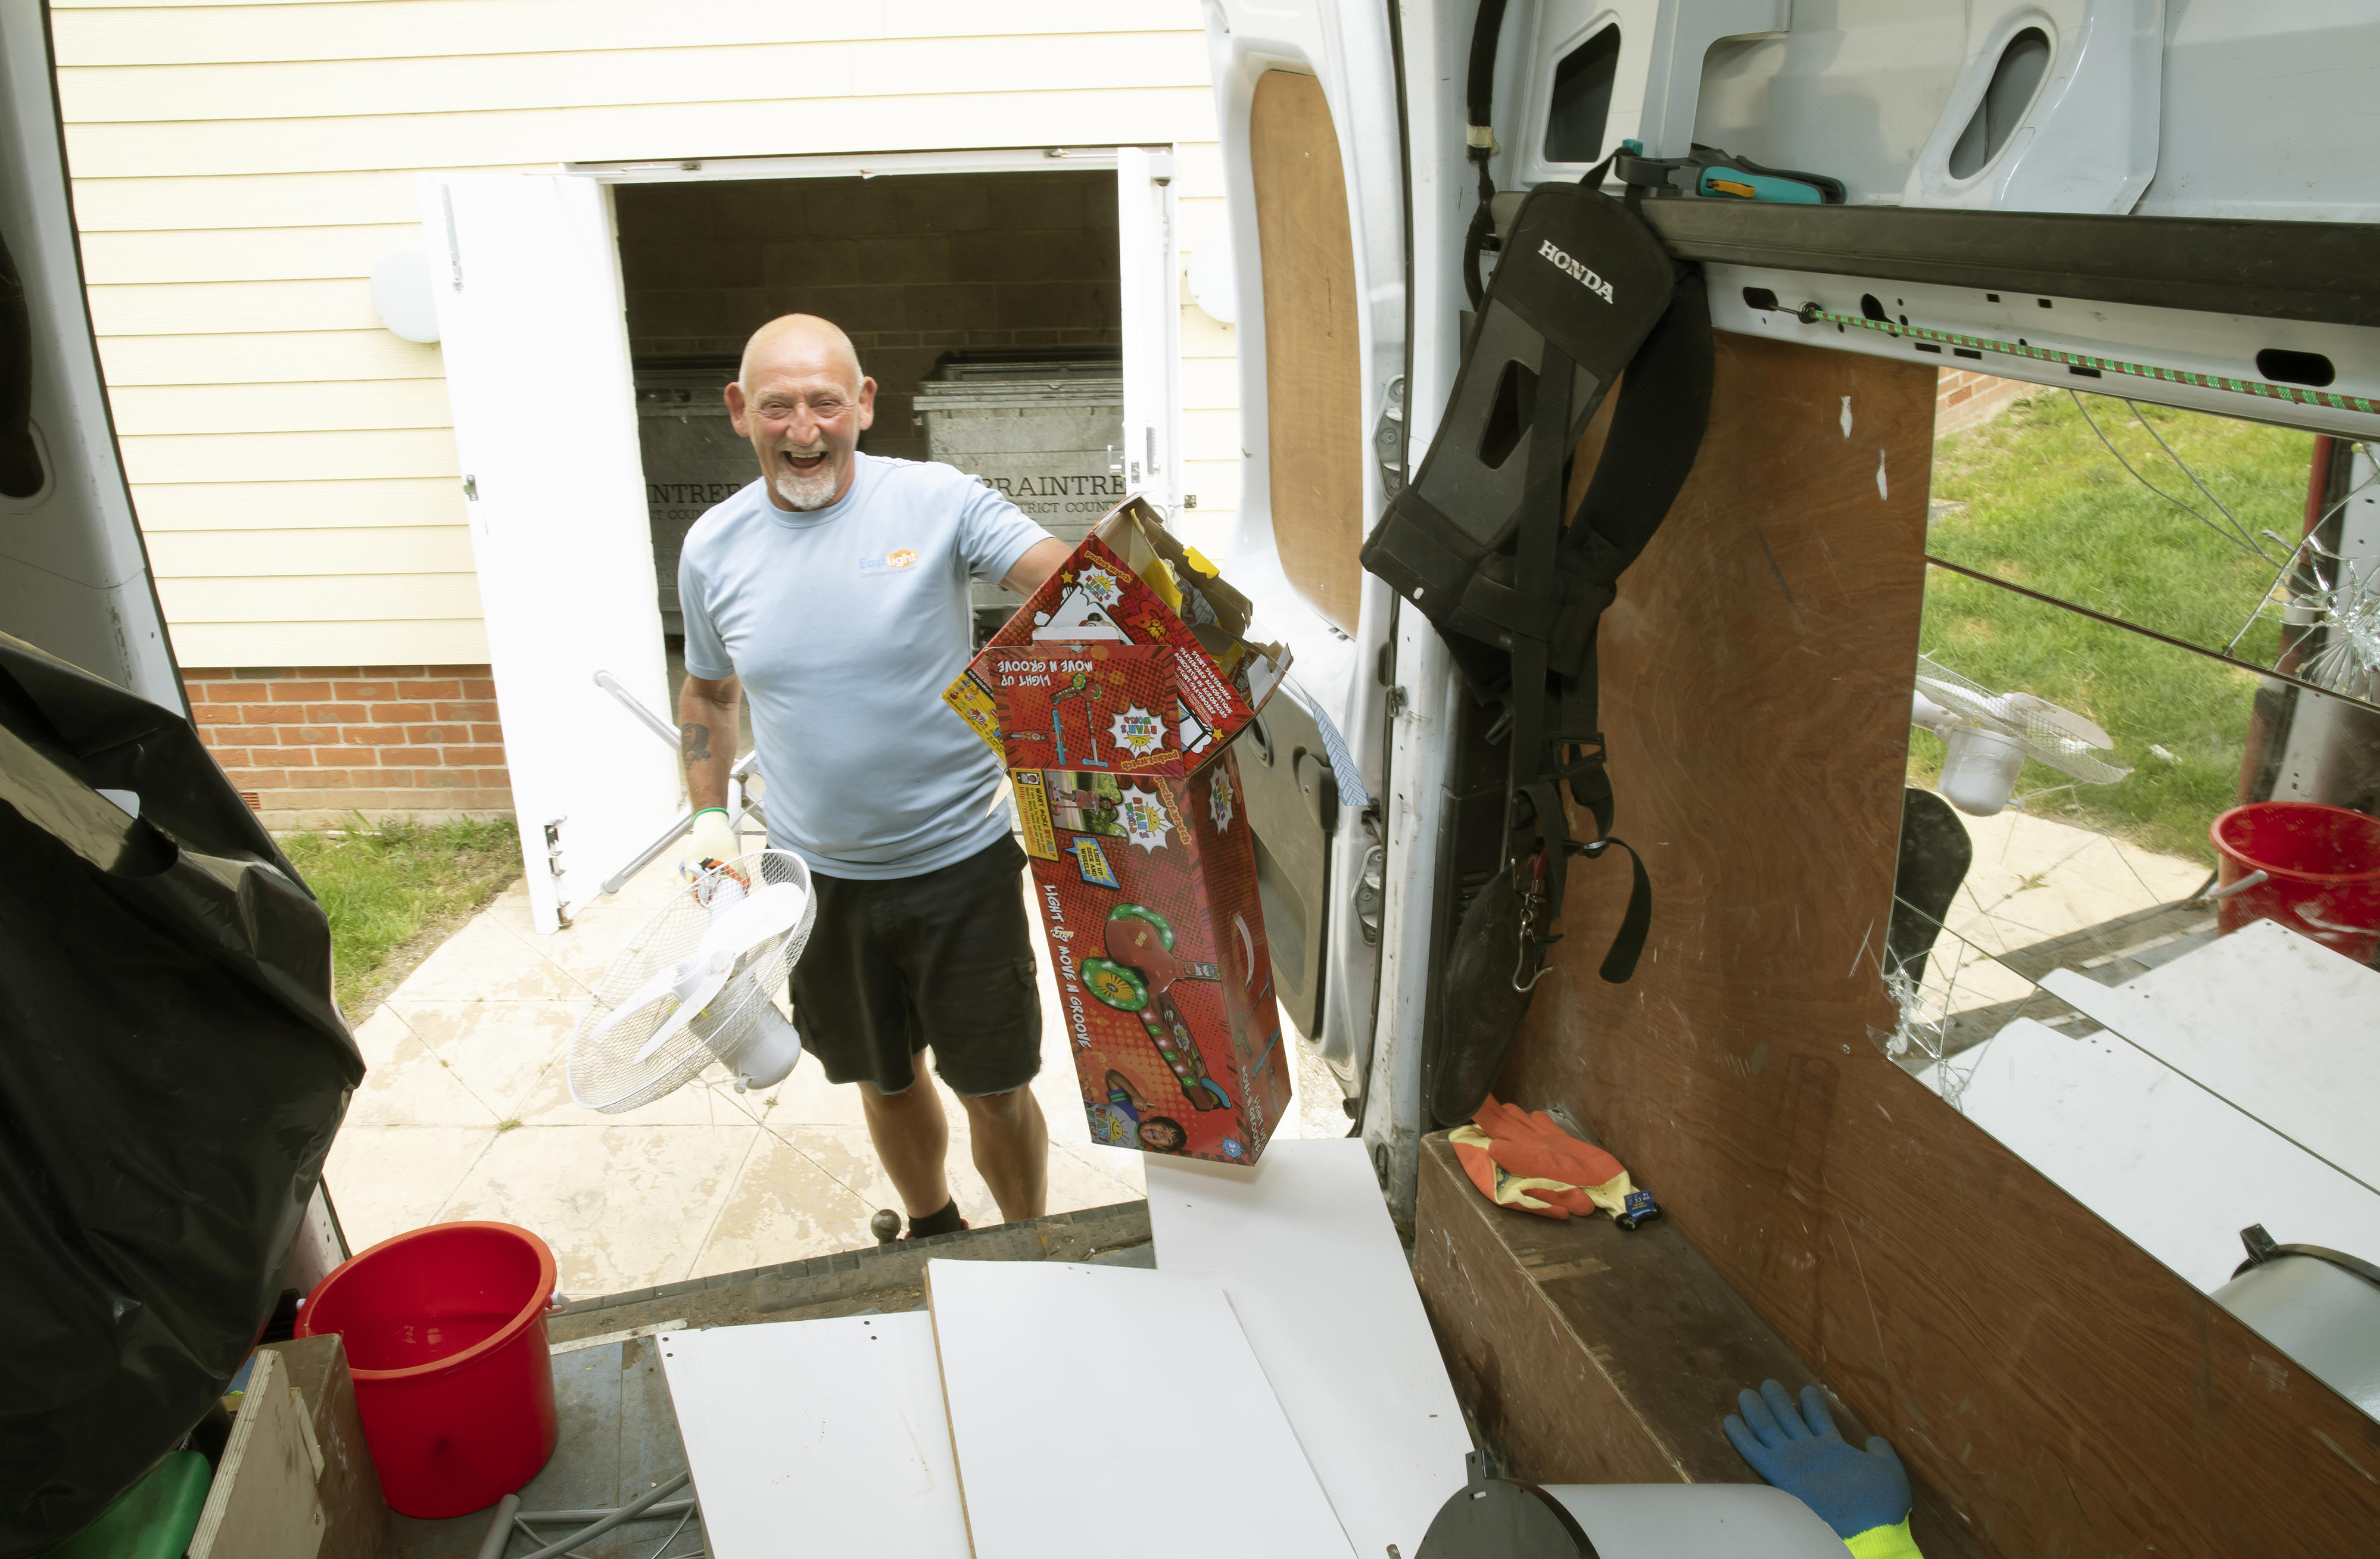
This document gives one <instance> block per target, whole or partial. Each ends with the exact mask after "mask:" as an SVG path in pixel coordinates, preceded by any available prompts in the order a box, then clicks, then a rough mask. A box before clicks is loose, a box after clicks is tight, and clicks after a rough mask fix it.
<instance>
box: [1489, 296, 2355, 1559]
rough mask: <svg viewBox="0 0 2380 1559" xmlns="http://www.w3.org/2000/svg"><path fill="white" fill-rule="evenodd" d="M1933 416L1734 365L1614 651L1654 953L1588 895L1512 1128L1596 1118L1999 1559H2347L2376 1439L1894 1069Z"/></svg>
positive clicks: (1838, 379)
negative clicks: (1900, 855) (1625, 962)
mask: <svg viewBox="0 0 2380 1559" xmlns="http://www.w3.org/2000/svg"><path fill="white" fill-rule="evenodd" d="M1934 380H1935V374H1934V372H1933V370H1932V369H1929V368H1923V367H1919V366H1916V365H1911V364H1898V363H1887V362H1879V361H1872V360H1867V359H1861V358H1855V357H1850V356H1848V355H1838V354H1831V353H1828V352H1824V351H1821V350H1817V349H1813V348H1805V347H1799V346H1794V345H1790V344H1780V343H1767V342H1756V341H1752V340H1749V339H1746V338H1743V337H1739V336H1731V335H1721V336H1720V337H1719V375H1718V390H1717V393H1716V398H1715V404H1714V407H1713V413H1712V429H1713V435H1712V438H1711V439H1710V441H1707V442H1706V444H1705V445H1704V451H1703V457H1702V459H1701V461H1700V462H1699V464H1698V465H1696V467H1695V470H1694V476H1693V477H1692V479H1691V480H1690V481H1689V482H1688V484H1687V486H1686V489H1685V490H1684V491H1683V493H1682V495H1681V496H1680V499H1679V502H1678V503H1677V506H1676V508H1675V509H1674V511H1673V512H1672V513H1671V514H1670V519H1669V521H1668V523H1667V524H1666V525H1664V526H1663V527H1662V529H1661V531H1660V532H1659V534H1658V535H1657V536H1656V537H1655V538H1653V541H1652V544H1651V545H1650V547H1648V548H1647V549H1646V550H1645V554H1644V556H1643V558H1642V559H1641V560H1640V561H1639V562H1637V564H1636V565H1635V567H1633V569H1631V570H1630V571H1629V573H1628V574H1627V575H1626V576H1625V578H1624V579H1623V580H1622V581H1621V588H1620V598H1619V600H1618V602H1617V603H1616V605H1615V606H1614V607H1613V608H1612V609H1611V610H1610V611H1609V612H1608V613H1607V614H1606V615H1605V617H1604V620H1603V629H1602V639H1601V646H1602V695H1603V729H1604V731H1605V733H1606V735H1607V737H1608V739H1609V746H1610V754H1611V777H1612V782H1613V784H1614V786H1615V787H1616V788H1617V791H1618V794H1619V830H1618V831H1619V832H1620V833H1621V836H1622V837H1624V838H1626V839H1628V840H1632V841H1633V842H1635V843H1636V844H1637V846H1638V847H1639V848H1640V849H1642V850H1643V851H1644V852H1645V860H1646V864H1647V865H1648V867H1649V869H1650V871H1651V873H1652V877H1653V884H1654V893H1655V908H1654V919H1653V928H1652V935H1651V938H1650V941H1649V943H1648V946H1647V949H1646V951H1645V958H1644V961H1642V962H1641V963H1639V965H1638V966H1637V972H1636V975H1635V978H1634V980H1633V982H1632V983H1630V984H1629V985H1604V984H1603V983H1602V982H1601V981H1599V980H1598V979H1597V977H1596V974H1595V965H1596V963H1597V961H1598V959H1599V958H1600V956H1601V952H1602V949H1603V948H1604V947H1605V946H1606V945H1608V943H1609V939H1610V937H1611V933H1612V930H1613V928H1614V926H1615V925H1616V924H1617V921H1618V917H1619V915H1620V912H1621V907H1622V904H1623V902H1624V900H1625V899H1626V896H1627V878H1626V874H1625V870H1624V867H1622V866H1621V865H1619V864H1611V863H1606V864H1602V865H1599V866H1597V865H1585V866H1583V867H1582V868H1580V869H1578V870H1575V871H1574V872H1573V876H1572V884H1573V886H1572V890H1571V900H1570V903H1571V908H1570V912H1569V913H1568V915H1567V917H1566V921H1565V924H1564V925H1563V927H1562V929H1563V930H1564V931H1565V932H1566V933H1567V934H1568V935H1567V937H1566V939H1565V940H1564V941H1562V942H1561V943H1560V945H1559V946H1558V947H1557V949H1555V953H1554V957H1553V959H1552V962H1551V966H1550V967H1551V973H1550V974H1549V975H1548V978H1547V980H1546V982H1545V984H1544V985H1542V986H1541V987H1540V988H1539V990H1538V993H1537V998H1536V1005H1535V1007H1534V1009H1533V1010H1532V1012H1531V1013H1530V1017H1529V1021H1528V1023H1527V1025H1526V1027H1525V1028H1524V1032H1523V1034H1522V1037H1521V1041H1520V1044H1519V1045H1518V1046H1517V1047H1516V1048H1515V1051H1514V1054H1513V1058H1512V1063H1511V1065H1510V1066H1509V1067H1508V1068H1507V1070H1506V1073H1505V1076H1504V1078H1503V1079H1502V1081H1501V1084H1500V1089H1499V1092H1500V1094H1504V1095H1505V1096H1508V1097H1512V1098H1516V1099H1518V1100H1520V1101H1522V1102H1524V1103H1526V1104H1529V1105H1532V1106H1545V1105H1550V1104H1556V1103H1560V1104H1565V1105H1567V1106H1570V1107H1571V1108H1573V1109H1574V1110H1575V1111H1577V1113H1578V1114H1579V1116H1580V1118H1582V1119H1583V1120H1585V1122H1586V1123H1587V1124H1588V1126H1589V1127H1590V1128H1591V1129H1592V1130H1594V1131H1595V1133H1596V1134H1597V1137H1598V1139H1599V1140H1600V1141H1602V1142H1604V1143H1605V1144H1606V1145H1607V1146H1609V1148H1610V1149H1611V1150H1612V1151H1613V1152H1614V1153H1615V1154H1618V1155H1619V1156H1620V1158H1621V1160H1622V1162H1624V1163H1626V1164H1627V1165H1628V1166H1629V1167H1630V1169H1631V1170H1632V1171H1633V1173H1634V1174H1635V1175H1636V1177H1637V1178H1638V1179H1639V1180H1640V1181H1642V1182H1643V1183H1645V1184H1646V1185H1649V1186H1650V1187H1651V1188H1652V1189H1653V1190H1654V1191H1655V1192H1656V1193H1657V1194H1658V1196H1659V1197H1660V1199H1661V1202H1662V1205H1663V1206H1664V1207H1665V1208H1666V1209H1667V1210H1668V1212H1669V1214H1670V1216H1671V1217H1672V1218H1673V1219H1674V1220H1676V1222H1677V1223H1678V1224H1679V1226H1680V1227H1682V1229H1683V1230H1684V1231H1685V1233H1686V1234H1687V1235H1688V1236H1689V1237H1690V1238H1691V1239H1693V1240H1694V1244H1695V1245H1696V1247H1697V1248H1698V1249H1699V1250H1700V1251H1701V1252H1702V1253H1703V1255H1704V1256H1705V1257H1706V1258H1707V1259H1708V1260H1709V1261H1710V1263H1712V1265H1713V1266H1714V1267H1716V1268H1717V1269H1718V1272H1719V1273H1720V1274H1721V1275H1723V1276H1724V1277H1726V1278H1727V1280H1728V1281H1729V1282H1730V1284H1731V1285H1732V1286H1733V1287H1735V1288H1736V1289H1737V1290H1738V1291H1739V1292H1740V1293H1742V1294H1743V1296H1744V1298H1745V1299H1747V1300H1748V1301H1749V1302H1750V1303H1751V1305H1752V1307H1753V1309H1754V1310H1755V1311H1756V1312H1757V1313H1758V1314H1759V1316H1760V1317H1761V1319H1762V1320H1763V1321H1765V1322H1766V1323H1767V1324H1769V1325H1770V1326H1772V1327H1774V1328H1775V1329H1776V1331H1777V1332H1778V1333H1779V1335H1781V1336H1782V1337H1783V1338H1784V1339H1785V1340H1786V1341H1787V1343H1788V1344H1790V1345H1791V1347H1792V1348H1794V1349H1795V1351H1797V1352H1798V1353H1800V1354H1801V1355H1802V1356H1803V1358H1805V1359H1807V1360H1810V1361H1811V1362H1812V1365H1813V1367H1814V1368H1816V1369H1817V1370H1819V1371H1820V1372H1822V1373H1823V1374H1824V1375H1825V1376H1826V1378H1827V1380H1828V1383H1829V1384H1831V1385H1832V1386H1833V1387H1834V1388H1835V1390H1836V1391H1837V1392H1838V1393H1839V1394H1840V1396H1842V1397H1844V1398H1845V1399H1846V1400H1847V1401H1848V1402H1850V1403H1851V1404H1852V1407H1853V1408H1855V1409H1857V1411H1858V1412H1859V1413H1860V1414H1861V1415H1862V1416H1863V1417H1864V1418H1865V1419H1866V1420H1868V1421H1869V1422H1870V1424H1871V1425H1873V1426H1874V1427H1875V1428H1876V1431H1877V1432H1881V1433H1883V1434H1886V1435H1888V1436H1889V1437H1891V1439H1892V1440H1893V1442H1894V1443H1895V1444H1896V1445H1897V1446H1898V1448H1899V1449H1900V1453H1901V1456H1903V1458H1904V1459H1906V1460H1907V1461H1909V1462H1910V1464H1911V1465H1912V1467H1913V1468H1915V1469H1916V1470H1917V1471H1918V1472H1919V1473H1920V1474H1921V1475H1922V1476H1924V1477H1925V1478H1926V1479H1927V1480H1930V1481H1932V1482H1933V1483H1934V1484H1935V1485H1936V1486H1937V1487H1938V1488H1939V1489H1940V1490H1941V1491H1942V1492H1943V1493H1944V1494H1945V1496H1946V1497H1947V1498H1948V1500H1949V1503H1950V1504H1951V1505H1953V1506H1954V1507H1955V1508H1956V1509H1957V1510H1958V1511H1960V1512H1961V1514H1962V1515H1963V1516H1964V1517H1965V1518H1966V1519H1967V1520H1968V1521H1969V1522H1970V1523H1971V1527H1972V1529H1973V1532H1974V1533H1975V1534H1976V1536H1977V1537H1978V1538H1979V1539H1980V1540H1981V1541H1983V1543H1984V1544H1985V1547H1986V1548H1987V1549H1989V1550H1990V1551H1991V1552H1993V1553H1999V1554H2003V1555H2009V1556H2010V1559H2013V1556H2016V1555H2024V1556H2027V1559H2069V1556H2081V1555H2099V1554H2105V1553H2111V1552H2129V1551H2131V1550H2133V1549H2134V1548H2135V1547H2136V1546H2137V1545H2138V1544H2140V1543H2141V1542H2143V1541H2154V1542H2155V1544H2156V1547H2157V1550H2158V1552H2159V1553H2165V1554H2169V1555H2178V1554H2204V1555H2208V1556H2210V1559H2212V1556H2215V1555H2233V1554H2239V1553H2275V1554H2277V1553H2304V1554H2309V1555H2311V1554H2317V1553H2322V1554H2334V1553H2350V1552H2355V1551H2357V1550H2358V1549H2359V1547H2362V1546H2368V1544H2369V1541H2370V1538H2371V1534H2372V1533H2373V1532H2374V1531H2375V1530H2380V1424H2374V1422H2373V1421H2372V1420H2369V1419H2366V1418H2364V1417H2363V1416H2362V1414H2361V1413H2359V1412H2357V1411H2356V1410H2355V1409H2354V1408H2351V1407H2350V1406H2349V1405H2348V1404H2346V1403H2345V1402H2343V1401H2342V1400H2341V1399H2339V1398H2338V1396H2335V1395H2333V1394H2332V1393H2331V1392H2329V1391H2328V1390H2327V1388H2325V1387H2323V1386H2321V1385H2319V1384H2315V1383H2313V1381H2311V1380H2309V1379H2308V1378H2307V1377H2306V1375H2305V1374H2304V1372H2302V1371H2298V1370H2294V1369H2290V1368H2289V1367H2288V1366H2287V1365H2286V1364H2285V1363H2282V1362H2278V1361H2276V1360H2273V1359H2272V1358H2271V1356H2270V1349H2269V1348H2266V1347H2265V1345H2264V1344H2263V1343H2262V1342H2261V1341H2259V1340H2258V1339H2257V1338H2256V1337H2254V1336H2253V1335H2252V1334H2251V1333H2249V1332H2248V1331H2247V1330H2246V1329H2245V1328H2244V1327H2242V1326H2240V1324H2238V1323H2236V1322H2234V1321H2233V1320H2232V1319H2231V1318H2230V1317H2229V1316H2228V1314H2227V1313H2226V1312H2224V1311H2221V1310H2219V1309H2217V1308H2216V1306H2214V1305H2213V1304H2212V1302H2211V1301H2209V1300H2207V1299H2205V1298H2204V1296H2203V1295H2200V1294H2199V1293H2197V1292H2196V1291H2195V1290H2193V1289H2192V1288H2191V1287H2189V1286H2188V1285H2187V1284H2185V1283H2183V1282H2182V1281H2181V1280H2180V1278H2178V1277H2176V1276H2175V1275H2173V1274H2171V1273H2169V1272H2168V1271H2166V1270H2165V1269H2164V1268H2163V1267H2161V1266H2159V1265H2158V1264H2157V1263H2155V1261H2154V1260H2153V1259H2152V1258H2150V1257H2149V1256H2148V1255H2147V1254H2146V1253H2144V1252H2143V1251H2140V1250H2139V1249H2138V1248H2137V1247H2135V1246H2133V1245H2132V1244H2131V1242H2130V1241H2128V1240H2126V1239H2123V1238H2122V1237H2121V1236H2119V1235H2118V1234H2117V1233H2116V1232H2115V1231H2114V1230H2112V1229H2111V1228H2109V1227H2107V1225H2106V1224H2104V1223H2103V1222H2101V1221H2100V1220H2099V1219H2098V1218H2096V1217H2095V1216H2093V1215H2091V1214H2090V1213H2088V1212H2087V1211H2086V1210H2084V1209H2083V1207H2082V1206H2081V1205H2080V1204H2079V1203H2077V1202H2074V1201H2072V1200H2071V1199H2070V1198H2069V1197H2067V1196H2066V1195H2065V1194H2064V1193H2063V1192H2061V1191H2060V1190H2058V1189H2057V1188H2056V1187H2055V1186H2053V1185H2051V1184H2050V1183H2049V1182H2048V1181H2047V1180H2046V1178H2043V1177H2042V1176H2041V1175H2040V1174H2039V1173H2037V1172H2036V1171H2034V1169H2033V1168H2031V1167H2030V1166H2027V1165H2025V1164H2024V1163H2022V1162H2021V1161H2020V1160H2018V1159H2017V1158H2016V1157H2015V1156H2014V1155H2013V1154H2010V1152H2009V1151H2008V1150H2007V1149H2006V1148H2004V1147H2002V1146H2001V1145H2000V1144H1999V1143H1998V1142H1994V1141H1993V1140H1992V1139H1991V1138H1990V1137H1989V1136H1987V1135H1986V1134H1985V1133H1984V1132H1983V1131H1982V1130H1979V1129H1977V1128H1976V1127H1975V1126H1974V1125H1973V1123H1971V1122H1969V1121H1966V1120H1964V1119H1961V1118H1960V1117H1959V1116H1958V1115H1957V1114H1955V1113H1954V1112H1953V1111H1952V1110H1950V1108H1949V1106H1945V1105H1944V1104H1943V1103H1942V1102H1941V1101H1940V1100H1938V1099H1937V1098H1935V1097H1933V1096H1932V1095H1931V1094H1927V1093H1926V1092H1925V1090H1924V1089H1923V1088H1921V1087H1920V1086H1919V1085H1918V1084H1917V1083H1916V1082H1914V1081H1913V1080H1912V1079H1911V1078H1910V1077H1908V1076H1907V1074H1905V1073H1903V1072H1902V1071H1901V1070H1900V1069H1899V1068H1898V1067H1897V1066H1895V1065H1894V1064H1893V1063H1892V1062H1891V1061H1889V1060H1888V1059H1887V1058H1886V1057H1885V1056H1884V1055H1883V1053H1882V1051H1881V1049H1880V1047H1879V1046H1878V1045H1877V1044H1876V1042H1875V1041H1874V1040H1873V1039H1872V1037H1871V1036H1872V1035H1873V1034H1875V1033H1880V1032H1884V1031H1888V1030H1889V1028H1890V1026H1891V1024H1892V1021H1893V1011H1892V1008H1891V1005H1890V1003H1889V1002H1888V1000H1887V999H1886V997H1885V994H1884V991H1883V987H1882V985H1881V983H1880V981H1879V980H1878V978H1877V976H1876V963H1875V958H1874V951H1875V949H1876V945H1877V943H1878V941H1879V939H1880V938H1881V937H1882V935H1883V929H1884V921H1885V918H1886V909H1887V905H1888V897H1889V893H1890V890H1891V882H1892V872H1893V862H1894V852H1895V844H1896V839H1897V833H1898V824H1899V818H1900V791H1901V786H1902V773H1903V765H1904V763H1905V760H1906V752H1907V740H1908V737H1907V731H1908V728H1907V726H1906V724H1905V723H1904V719H1903V716H1902V713H1901V711H1902V709H1903V708H1904V707H1905V706H1906V703H1907V699H1908V687H1909V682H1908V679H1909V675H1910V668H1911V666H1912V665H1913V663H1914V658H1915V654H1916V648H1917V627H1918V613H1919V608H1920V601H1921V591H1922V585H1923V580H1922V570H1923V564H1922V562H1921V561H1920V559H1921V552H1922V548H1923V542H1924V535H1925V498H1926V484H1927V473H1928V462H1929V454H1930V441H1931V432H1932V420H1933V394H1934ZM1846 407H1848V410H1849V412H1850V418H1849V424H1850V431H1849V432H1848V433H1846V432H1845V431H1844V421H1845V418H1844V412H1845V409H1846ZM2178 1189H2179V1188H2178ZM2277 1511H2287V1512H2288V1517H2287V1518H2286V1519H2276V1518H2275V1513H2276V1512H2277Z"/></svg>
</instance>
